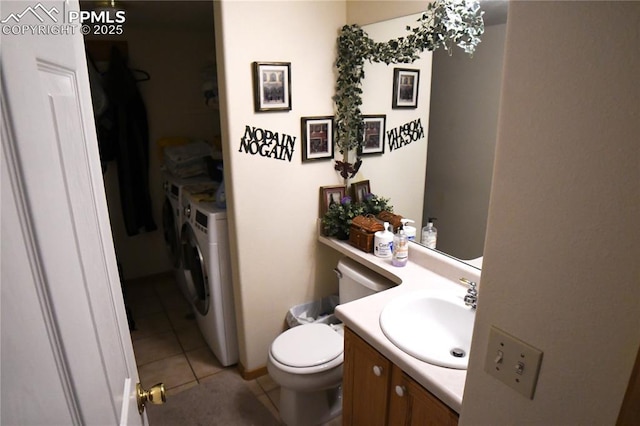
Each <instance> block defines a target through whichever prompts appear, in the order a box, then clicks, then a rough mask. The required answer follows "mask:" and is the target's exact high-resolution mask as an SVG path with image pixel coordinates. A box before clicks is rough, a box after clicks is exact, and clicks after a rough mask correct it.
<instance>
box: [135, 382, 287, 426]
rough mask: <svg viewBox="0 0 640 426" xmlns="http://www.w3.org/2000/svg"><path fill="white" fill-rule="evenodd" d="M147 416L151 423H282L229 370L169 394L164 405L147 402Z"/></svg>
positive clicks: (240, 425) (239, 425) (266, 425)
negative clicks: (172, 394) (174, 393)
mask: <svg viewBox="0 0 640 426" xmlns="http://www.w3.org/2000/svg"><path fill="white" fill-rule="evenodd" d="M147 415H148V416H149V425H150V426H164V425H167V426H169V425H171V426H174V425H184V426H191V425H194V426H196V425H203V426H204V425H220V426H227V425H228V426H243V425H246V426H251V425H253V426H270V425H279V423H278V422H277V421H276V420H275V419H274V418H273V416H272V415H271V413H270V412H269V410H267V408H266V407H265V406H264V405H262V403H261V402H260V401H258V398H256V397H255V396H254V395H253V394H252V393H251V390H250V389H249V387H248V386H247V385H246V384H245V382H244V381H243V380H242V378H241V377H240V376H238V374H237V373H234V372H228V371H221V372H220V373H217V374H216V375H215V376H214V377H212V378H211V379H209V380H207V381H206V382H205V383H203V384H200V385H198V386H194V387H192V388H191V389H187V390H186V391H184V392H180V393H179V394H177V395H175V396H170V397H168V398H167V402H166V403H164V404H163V405H153V404H149V405H147Z"/></svg>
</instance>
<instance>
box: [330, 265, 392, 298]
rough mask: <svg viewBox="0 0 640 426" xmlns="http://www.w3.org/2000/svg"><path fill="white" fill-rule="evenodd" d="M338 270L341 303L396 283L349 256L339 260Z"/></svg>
mask: <svg viewBox="0 0 640 426" xmlns="http://www.w3.org/2000/svg"><path fill="white" fill-rule="evenodd" d="M336 271H337V274H338V280H339V283H338V293H339V295H340V303H347V302H351V301H352V300H356V299H360V298H362V297H365V296H369V295H370V294H374V293H377V292H379V291H383V290H386V289H388V288H390V287H394V286H395V285H396V284H395V283H394V282H393V281H391V280H390V279H388V278H385V277H383V276H382V275H380V274H377V273H375V272H373V271H372V270H371V269H369V268H366V267H364V266H363V265H361V264H359V263H358V262H356V261H355V260H352V259H349V258H347V257H343V258H342V259H340V261H338V266H337V267H336Z"/></svg>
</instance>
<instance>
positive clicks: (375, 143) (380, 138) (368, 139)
mask: <svg viewBox="0 0 640 426" xmlns="http://www.w3.org/2000/svg"><path fill="white" fill-rule="evenodd" d="M386 119H387V116H386V115H363V116H362V121H363V122H364V143H363V144H362V148H361V150H360V154H361V155H368V154H383V153H384V132H385V121H386Z"/></svg>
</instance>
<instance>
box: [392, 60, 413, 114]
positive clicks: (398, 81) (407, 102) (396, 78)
mask: <svg viewBox="0 0 640 426" xmlns="http://www.w3.org/2000/svg"><path fill="white" fill-rule="evenodd" d="M419 83H420V70H416V69H409V68H394V70H393V101H392V104H391V107H392V108H393V109H403V108H411V109H415V108H417V107H418V86H419Z"/></svg>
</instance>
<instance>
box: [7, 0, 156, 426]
mask: <svg viewBox="0 0 640 426" xmlns="http://www.w3.org/2000/svg"><path fill="white" fill-rule="evenodd" d="M69 10H76V11H77V10H79V7H78V3H77V1H76V0H74V1H67V2H63V1H54V2H52V1H41V2H37V0H36V1H34V2H24V1H21V2H12V1H4V0H3V1H2V4H1V9H0V15H1V19H2V21H3V22H2V38H1V40H0V43H1V45H0V48H1V50H2V63H1V67H2V68H1V76H2V96H1V97H2V165H1V167H2V170H1V172H2V176H1V179H2V181H1V185H2V199H1V206H2V268H1V274H2V280H1V290H2V293H1V304H2V305H1V315H2V318H1V326H2V332H1V335H2V346H1V351H2V356H1V360H2V361H1V362H2V389H1V393H2V414H1V423H2V424H6V425H18V424H24V425H27V424H28V425H38V424H47V425H51V424H60V425H79V424H87V425H116V424H126V425H140V424H144V423H146V418H145V416H140V415H139V414H138V410H137V405H136V398H135V385H136V383H137V382H138V373H137V370H136V364H135V359H134V354H133V347H132V344H131V337H130V335H129V330H128V326H127V320H126V313H125V309H124V304H123V297H122V291H121V287H120V281H119V277H118V270H117V264H116V259H115V253H114V249H113V242H112V237H111V230H110V226H109V217H108V212H107V205H106V199H105V194H104V187H103V181H102V175H101V168H100V161H99V154H98V146H97V139H96V132H95V127H94V124H93V112H92V109H91V108H92V106H91V98H90V89H89V80H88V75H87V66H86V60H85V55H84V44H83V39H82V35H81V34H80V31H79V28H76V30H75V34H73V35H70V34H68V33H64V32H63V33H61V30H62V31H67V32H68V31H69V30H64V29H63V25H68V24H67V23H66V22H65V21H66V16H64V15H65V14H66V13H68V11H69ZM28 24H33V25H34V27H32V28H30V27H29V26H28ZM38 25H40V27H38ZM55 26H57V27H58V28H57V29H55V28H54V27H55ZM6 28H9V29H8V30H7V29H6ZM39 28H43V29H42V30H41V29H39ZM47 31H48V33H46V32H47ZM52 31H53V32H52Z"/></svg>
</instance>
